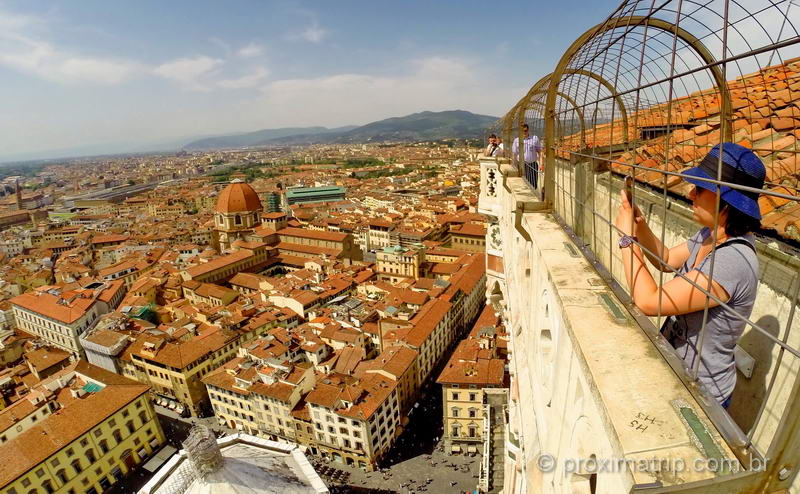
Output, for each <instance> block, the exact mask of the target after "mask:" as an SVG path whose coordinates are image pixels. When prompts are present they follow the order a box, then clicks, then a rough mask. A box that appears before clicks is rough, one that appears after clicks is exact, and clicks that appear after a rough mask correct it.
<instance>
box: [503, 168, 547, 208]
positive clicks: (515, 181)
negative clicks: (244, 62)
mask: <svg viewBox="0 0 800 494" xmlns="http://www.w3.org/2000/svg"><path fill="white" fill-rule="evenodd" d="M505 182H506V188H507V189H508V192H509V193H510V194H511V197H512V198H513V201H514V210H515V211H521V212H524V213H534V212H541V211H548V210H550V205H549V204H548V203H546V202H544V201H542V200H541V199H540V198H539V194H538V193H536V192H534V191H533V190H532V189H531V187H530V185H528V182H526V181H525V179H524V178H520V177H509V178H507V179H506V181H505Z"/></svg>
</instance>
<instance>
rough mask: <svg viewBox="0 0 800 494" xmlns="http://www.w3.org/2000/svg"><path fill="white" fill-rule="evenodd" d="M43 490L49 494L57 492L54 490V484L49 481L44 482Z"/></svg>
mask: <svg viewBox="0 0 800 494" xmlns="http://www.w3.org/2000/svg"><path fill="white" fill-rule="evenodd" d="M42 488H43V489H44V491H45V492H46V493H47V494H53V493H54V492H55V491H56V490H55V489H54V488H53V483H52V482H50V481H49V480H45V481H44V482H42Z"/></svg>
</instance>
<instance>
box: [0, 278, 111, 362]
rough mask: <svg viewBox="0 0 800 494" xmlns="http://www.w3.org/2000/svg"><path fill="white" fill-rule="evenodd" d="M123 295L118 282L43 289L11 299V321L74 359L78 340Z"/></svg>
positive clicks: (79, 350) (77, 352)
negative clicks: (72, 288)
mask: <svg viewBox="0 0 800 494" xmlns="http://www.w3.org/2000/svg"><path fill="white" fill-rule="evenodd" d="M124 295H125V290H124V285H123V282H122V281H121V280H117V281H112V282H105V283H100V282H98V283H92V284H90V285H87V286H86V287H85V288H83V289H79V290H63V289H62V288H60V287H58V286H45V287H41V288H39V289H37V290H34V291H32V292H27V293H23V294H22V295H18V296H16V297H14V298H12V299H11V304H12V305H13V310H14V319H15V321H16V324H17V326H18V327H19V328H20V329H22V330H23V331H25V332H27V333H29V334H31V335H33V336H36V337H38V338H41V339H42V340H44V341H46V342H47V343H48V344H50V345H53V346H55V347H57V348H61V349H63V350H66V351H68V352H70V353H72V354H73V355H75V356H80V355H83V347H81V345H80V342H79V337H80V335H81V334H83V333H84V332H85V331H86V330H88V329H89V328H91V326H92V324H93V323H94V322H95V321H96V320H97V318H98V317H100V316H101V315H103V314H105V313H107V312H111V311H112V310H113V309H114V308H115V307H116V306H117V305H119V303H120V302H121V301H122V298H123V296H124Z"/></svg>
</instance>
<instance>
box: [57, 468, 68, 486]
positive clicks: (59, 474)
mask: <svg viewBox="0 0 800 494" xmlns="http://www.w3.org/2000/svg"><path fill="white" fill-rule="evenodd" d="M56 477H58V480H59V481H60V482H61V483H62V484H66V483H67V482H68V481H69V480H68V479H67V471H66V470H64V469H63V468H62V469H61V470H59V471H57V472H56Z"/></svg>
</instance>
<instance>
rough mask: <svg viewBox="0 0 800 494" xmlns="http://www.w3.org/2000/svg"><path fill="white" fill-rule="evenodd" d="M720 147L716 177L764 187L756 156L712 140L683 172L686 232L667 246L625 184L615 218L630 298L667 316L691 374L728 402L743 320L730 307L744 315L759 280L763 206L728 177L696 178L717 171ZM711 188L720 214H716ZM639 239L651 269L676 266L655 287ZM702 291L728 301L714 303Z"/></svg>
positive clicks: (669, 332)
mask: <svg viewBox="0 0 800 494" xmlns="http://www.w3.org/2000/svg"><path fill="white" fill-rule="evenodd" d="M720 154H721V155H722V165H721V170H720V171H721V179H722V182H725V183H730V184H737V185H741V186H747V187H750V188H754V189H762V188H763V186H764V178H765V176H766V170H765V168H764V164H763V163H762V162H761V160H760V159H759V158H758V156H756V155H755V154H754V153H753V152H752V151H751V150H750V149H747V148H745V147H743V146H740V145H738V144H734V143H730V142H726V143H723V144H718V145H717V146H715V147H714V148H713V149H712V150H711V151H710V152H709V153H708V155H706V157H705V158H704V159H703V160H702V162H701V163H700V165H699V166H697V167H694V168H691V169H689V170H687V171H686V172H684V174H683V175H684V179H685V180H686V181H687V182H689V183H691V184H693V185H694V189H693V190H692V192H691V193H690V194H689V198H690V199H691V200H692V213H693V219H694V221H695V222H697V223H699V224H700V226H701V227H702V228H701V229H700V231H698V232H697V233H696V234H694V235H693V236H692V237H691V238H689V240H687V241H685V242H683V243H681V244H679V245H677V246H675V247H672V248H671V249H670V248H667V247H665V246H664V244H663V243H662V242H661V241H660V240H659V239H658V238H657V237H656V236H655V235H654V234H653V232H652V231H651V230H650V227H649V226H648V225H647V222H646V221H645V219H644V217H643V216H642V214H641V212H640V211H639V208H637V207H636V206H635V205H632V204H631V201H630V200H629V196H628V193H627V192H626V191H625V190H623V192H622V204H621V205H620V208H619V212H618V213H617V218H616V223H615V224H616V227H617V229H618V231H619V232H620V233H621V234H622V237H621V238H620V241H619V246H620V248H621V249H623V255H622V259H623V262H624V265H625V275H626V278H627V282H628V287H629V288H630V292H631V297H632V298H633V302H634V303H635V304H636V306H637V307H639V309H641V311H642V312H644V313H645V314H646V315H648V316H655V315H658V314H661V315H664V316H670V317H668V318H667V320H666V322H665V324H664V327H663V328H662V329H661V333H662V334H663V335H664V337H665V338H666V339H667V340H668V341H669V342H670V343H671V344H672V346H673V347H674V348H675V351H676V352H677V353H678V355H679V356H680V357H681V358H682V359H683V360H684V362H685V364H686V366H687V367H688V368H689V369H692V370H693V372H692V375H695V374H694V371H695V370H696V372H697V374H696V375H697V379H698V380H699V381H700V383H701V384H702V385H703V386H704V387H705V389H706V391H707V392H708V393H709V394H710V395H711V396H713V397H714V398H715V399H716V400H717V401H718V402H719V403H720V404H721V405H722V406H723V407H724V408H728V405H730V400H731V394H732V393H733V388H734V387H735V386H736V365H735V362H734V356H733V350H734V347H735V346H736V343H737V341H738V340H739V337H740V336H741V335H742V332H743V331H744V327H745V322H744V321H743V320H742V319H741V318H738V317H736V315H734V314H733V313H732V312H731V310H734V311H736V312H737V313H738V314H739V315H740V316H742V317H744V318H749V317H750V313H751V312H752V310H753V303H754V302H755V298H756V290H757V288H758V256H757V255H756V250H755V240H754V239H753V235H752V232H753V231H754V230H756V229H757V228H758V227H759V226H760V221H761V213H760V211H759V207H758V193H756V192H751V191H742V190H738V189H735V188H731V187H728V186H727V185H720V186H719V188H718V186H717V184H714V183H711V182H707V181H703V180H698V178H706V179H714V180H716V179H717V177H718V175H717V173H718V166H719V163H720ZM717 190H719V192H717ZM717 194H719V215H718V217H717V220H716V222H715V220H714V216H715V212H716V211H717V209H716V201H717ZM640 245H641V246H642V247H644V248H645V249H646V251H644V254H645V255H646V256H647V258H648V259H649V260H650V262H651V263H652V264H653V265H654V266H655V267H656V268H657V269H660V270H661V271H665V272H667V271H672V270H676V271H677V275H676V276H675V278H674V279H672V280H670V281H668V282H666V283H664V284H663V285H662V287H661V289H659V287H658V285H657V284H656V282H655V280H654V279H653V276H652V275H651V274H650V272H649V271H648V270H647V268H646V266H645V263H644V256H643V255H642V254H643V250H642V249H641V248H640ZM647 251H649V252H647ZM712 259H713V261H712ZM712 262H713V272H712ZM690 282H692V283H690ZM693 283H694V284H693ZM695 284H696V285H697V286H699V287H702V290H701V289H699V288H697V286H695ZM704 290H705V291H704ZM708 292H710V293H712V294H713V295H714V297H716V298H717V299H719V300H721V301H722V302H724V303H725V304H726V305H727V306H728V307H730V309H727V308H724V307H722V306H720V303H719V302H718V301H717V300H715V299H714V298H712V297H709V296H708V295H707V293H708ZM659 304H660V306H661V307H660V310H659ZM706 305H708V307H709V309H708V316H707V319H706V323H705V335H704V336H701V334H702V332H701V329H702V326H703V313H704V310H705V307H706ZM698 355H699V362H697V358H698Z"/></svg>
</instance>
